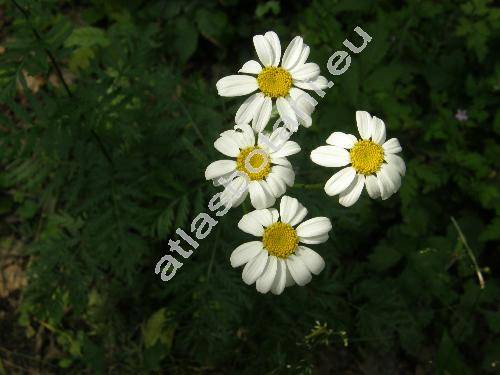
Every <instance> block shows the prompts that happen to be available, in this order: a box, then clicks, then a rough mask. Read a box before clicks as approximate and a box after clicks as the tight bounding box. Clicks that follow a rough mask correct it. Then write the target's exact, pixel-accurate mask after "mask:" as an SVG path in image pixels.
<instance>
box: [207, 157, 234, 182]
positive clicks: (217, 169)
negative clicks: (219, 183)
mask: <svg viewBox="0 0 500 375" xmlns="http://www.w3.org/2000/svg"><path fill="white" fill-rule="evenodd" d="M234 170H236V162H235V161H234V160H217V161H214V162H213V163H210V164H209V165H208V167H207V169H206V170H205V179H207V180H212V179H214V178H217V177H220V176H222V175H224V174H226V173H229V172H232V171H234Z"/></svg>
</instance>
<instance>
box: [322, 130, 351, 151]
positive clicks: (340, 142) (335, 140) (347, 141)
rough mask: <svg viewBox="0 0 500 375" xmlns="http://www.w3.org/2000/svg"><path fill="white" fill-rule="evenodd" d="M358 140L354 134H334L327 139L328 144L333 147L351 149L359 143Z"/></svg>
mask: <svg viewBox="0 0 500 375" xmlns="http://www.w3.org/2000/svg"><path fill="white" fill-rule="evenodd" d="M357 141H358V140H357V138H356V137H355V136H354V135H352V134H346V133H342V132H333V133H332V134H331V135H330V136H329V137H328V138H327V139H326V143H327V144H329V145H332V146H337V147H342V148H347V149H351V148H353V147H354V144H355V143H356V142H357Z"/></svg>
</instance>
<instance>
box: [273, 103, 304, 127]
mask: <svg viewBox="0 0 500 375" xmlns="http://www.w3.org/2000/svg"><path fill="white" fill-rule="evenodd" d="M276 108H277V109H278V113H279V114H280V117H281V119H282V120H283V122H284V123H285V125H286V127H287V128H289V129H291V130H293V131H295V130H296V129H298V126H299V123H298V120H297V115H296V114H295V111H294V110H293V108H292V106H291V105H290V103H289V102H288V101H287V100H286V99H285V98H278V99H276Z"/></svg>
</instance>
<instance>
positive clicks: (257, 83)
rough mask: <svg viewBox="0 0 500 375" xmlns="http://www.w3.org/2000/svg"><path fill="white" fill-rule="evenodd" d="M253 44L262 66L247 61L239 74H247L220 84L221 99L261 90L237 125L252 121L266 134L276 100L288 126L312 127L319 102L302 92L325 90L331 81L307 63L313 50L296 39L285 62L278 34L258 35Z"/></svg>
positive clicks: (238, 116)
mask: <svg viewBox="0 0 500 375" xmlns="http://www.w3.org/2000/svg"><path fill="white" fill-rule="evenodd" d="M253 44H254V46H255V50H256V52H257V56H258V57H259V60H260V63H259V62H257V61H255V60H250V61H247V62H246V63H245V64H243V67H242V68H241V69H240V70H239V71H238V73H245V74H238V75H231V76H227V77H224V78H222V79H220V80H219V81H218V82H217V91H218V93H219V95H221V96H242V95H248V94H251V93H252V92H254V91H257V90H258V92H257V93H255V94H253V95H252V96H250V97H249V98H248V99H247V100H246V101H245V102H244V103H243V104H242V105H241V106H240V108H239V109H238V111H237V112H236V118H235V122H236V123H237V124H242V123H243V124H247V123H250V121H251V122H252V127H253V128H254V129H255V130H256V131H257V132H260V131H262V130H263V129H264V128H265V126H266V124H267V123H268V122H269V119H270V117H271V111H272V108H273V100H275V103H276V108H277V110H278V112H279V114H280V117H281V119H282V120H283V121H284V122H285V124H287V125H289V124H290V123H292V124H291V125H293V126H296V125H298V123H299V122H300V123H301V124H302V125H304V126H306V127H309V126H311V121H312V120H311V113H312V112H313V111H314V104H312V103H316V100H314V98H313V97H312V96H311V95H309V94H308V93H307V92H305V91H303V90H301V89H304V90H318V89H325V88H327V87H328V81H327V79H326V78H325V77H323V76H320V75H319V73H320V69H319V66H318V64H315V63H306V60H307V58H308V57H309V46H308V45H306V44H305V43H304V41H303V40H302V37H300V36H296V37H295V38H294V39H293V40H292V41H291V42H290V44H289V45H288V47H287V49H286V50H285V53H284V54H283V58H281V43H280V40H279V38H278V35H276V33H275V32H274V31H268V32H267V33H265V34H264V35H255V36H254V37H253ZM280 61H281V64H280ZM261 64H262V65H261ZM248 74H252V75H248Z"/></svg>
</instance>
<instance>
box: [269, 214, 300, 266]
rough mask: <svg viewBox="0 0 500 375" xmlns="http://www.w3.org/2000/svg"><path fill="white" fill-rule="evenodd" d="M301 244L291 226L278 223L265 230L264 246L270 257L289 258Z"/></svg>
mask: <svg viewBox="0 0 500 375" xmlns="http://www.w3.org/2000/svg"><path fill="white" fill-rule="evenodd" d="M298 243H299V237H298V236H297V232H296V231H295V229H293V228H292V226H291V225H290V224H287V223H282V222H281V221H278V222H276V223H274V224H271V225H270V226H268V227H267V228H266V229H265V230H264V235H263V236H262V244H263V245H264V248H265V249H266V250H267V251H268V252H269V254H270V255H274V256H276V257H278V258H287V257H288V256H289V255H290V254H292V253H293V252H295V248H296V247H297V244H298Z"/></svg>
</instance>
